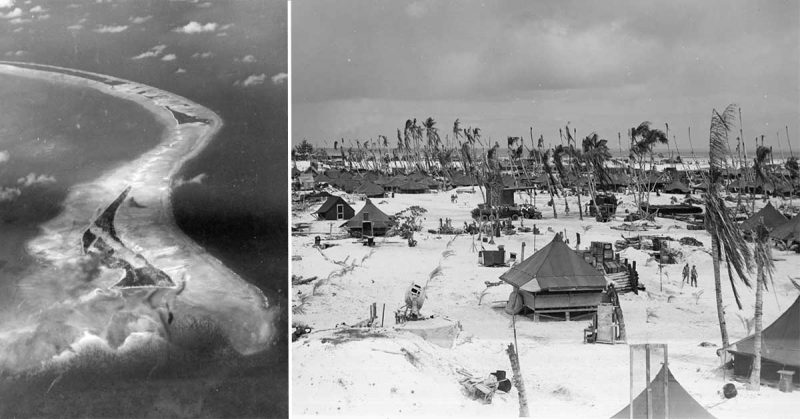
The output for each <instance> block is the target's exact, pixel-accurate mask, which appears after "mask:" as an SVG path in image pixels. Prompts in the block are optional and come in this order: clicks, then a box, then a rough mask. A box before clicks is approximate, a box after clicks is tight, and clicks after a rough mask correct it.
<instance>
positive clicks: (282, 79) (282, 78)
mask: <svg viewBox="0 0 800 419" xmlns="http://www.w3.org/2000/svg"><path fill="white" fill-rule="evenodd" d="M288 78H289V75H288V74H286V73H283V72H281V73H278V74H276V75H274V76H272V77H271V79H272V84H275V85H278V84H284V83H286V80H287V79H288Z"/></svg>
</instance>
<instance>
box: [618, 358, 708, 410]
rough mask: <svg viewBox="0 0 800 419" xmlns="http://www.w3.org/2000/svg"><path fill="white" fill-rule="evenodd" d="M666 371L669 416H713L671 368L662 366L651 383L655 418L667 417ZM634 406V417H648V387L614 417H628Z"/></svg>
mask: <svg viewBox="0 0 800 419" xmlns="http://www.w3.org/2000/svg"><path fill="white" fill-rule="evenodd" d="M664 371H666V373H667V379H668V380H669V384H668V385H667V398H668V399H669V400H668V402H667V406H668V407H669V417H671V418H693V419H697V418H713V417H714V416H712V415H711V413H708V410H706V409H705V408H704V407H703V406H702V405H700V403H698V402H697V400H695V399H694V397H692V396H691V395H690V394H689V393H688V392H687V391H686V389H685V388H683V386H682V385H681V383H679V382H678V380H676V379H675V377H674V376H673V375H672V372H671V371H670V370H669V368H666V369H665V368H664V367H663V366H662V367H661V370H660V371H659V372H658V374H656V377H655V378H654V379H653V381H652V382H651V383H650V390H651V391H650V395H651V400H652V402H653V406H652V410H653V416H652V417H653V418H665V417H666V415H665V413H666V412H664V386H663V385H662V383H663V382H664ZM631 407H633V417H634V418H646V417H647V389H644V390H643V391H642V392H641V393H639V395H638V396H636V398H635V399H633V402H632V403H631V404H629V405H628V406H625V408H624V409H622V410H620V411H619V412H618V413H617V414H616V415H614V416H612V419H627V418H629V417H631V416H630V409H631Z"/></svg>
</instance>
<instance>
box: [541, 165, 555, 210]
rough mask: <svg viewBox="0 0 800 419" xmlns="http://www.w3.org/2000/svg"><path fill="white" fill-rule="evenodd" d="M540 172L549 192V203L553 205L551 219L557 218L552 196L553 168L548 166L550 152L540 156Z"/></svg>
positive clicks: (553, 185) (553, 183) (553, 184)
mask: <svg viewBox="0 0 800 419" xmlns="http://www.w3.org/2000/svg"><path fill="white" fill-rule="evenodd" d="M542 170H544V173H545V177H546V179H547V190H548V191H549V192H550V202H551V203H552V204H553V218H558V214H557V213H556V199H555V197H554V194H553V190H554V189H555V187H556V186H555V185H556V179H555V177H553V167H552V166H550V150H547V151H545V152H544V154H542Z"/></svg>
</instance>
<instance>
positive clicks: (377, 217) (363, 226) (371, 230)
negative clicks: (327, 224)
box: [342, 199, 392, 237]
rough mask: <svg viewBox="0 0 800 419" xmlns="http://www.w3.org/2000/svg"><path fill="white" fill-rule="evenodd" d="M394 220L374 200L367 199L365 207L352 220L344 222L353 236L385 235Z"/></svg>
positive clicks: (343, 225)
mask: <svg viewBox="0 0 800 419" xmlns="http://www.w3.org/2000/svg"><path fill="white" fill-rule="evenodd" d="M391 223H392V220H391V219H390V218H389V216H388V215H386V213H384V212H383V211H381V210H380V209H379V208H378V207H377V206H375V204H373V203H372V200H370V199H367V202H366V203H365V204H364V207H363V208H361V210H360V211H358V212H357V213H356V215H354V216H353V218H351V219H350V220H348V221H347V222H346V223H344V224H342V227H346V228H347V229H348V230H349V231H350V235H352V236H356V237H359V236H363V235H374V236H383V235H385V234H386V231H387V230H388V229H389V227H391Z"/></svg>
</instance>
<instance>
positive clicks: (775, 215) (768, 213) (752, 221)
mask: <svg viewBox="0 0 800 419" xmlns="http://www.w3.org/2000/svg"><path fill="white" fill-rule="evenodd" d="M761 218H763V219H764V226H765V227H767V228H768V229H770V230H772V229H774V228H775V227H778V226H780V225H781V224H786V222H787V221H789V220H787V219H786V217H784V216H783V214H781V213H780V212H778V210H776V209H775V207H773V206H772V202H768V203H767V206H765V207H764V208H762V209H761V210H760V211H758V212H757V213H755V214H753V215H752V216H751V217H750V218H748V219H747V220H745V221H744V222H742V225H741V229H742V231H750V230H753V229H755V228H756V226H757V225H758V223H759V219H761Z"/></svg>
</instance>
